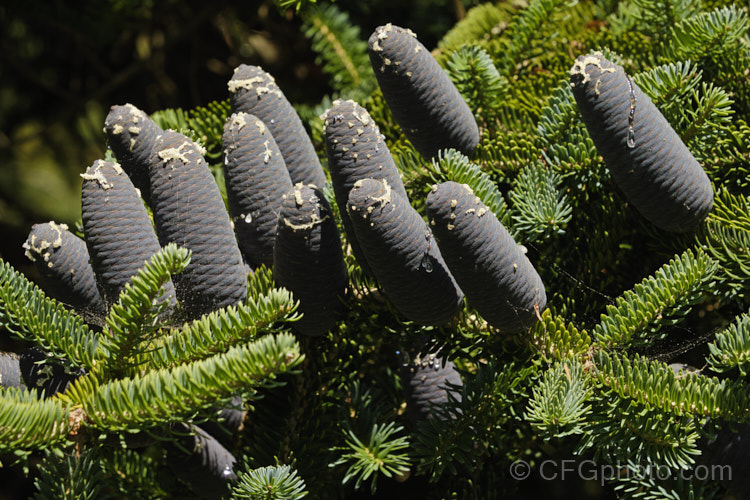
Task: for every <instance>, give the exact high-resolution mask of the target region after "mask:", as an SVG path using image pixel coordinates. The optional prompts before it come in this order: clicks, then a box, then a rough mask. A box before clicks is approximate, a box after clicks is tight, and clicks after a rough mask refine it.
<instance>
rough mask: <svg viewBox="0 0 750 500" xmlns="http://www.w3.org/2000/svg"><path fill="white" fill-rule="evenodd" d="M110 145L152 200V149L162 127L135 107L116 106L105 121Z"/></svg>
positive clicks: (131, 175)
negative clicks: (150, 168)
mask: <svg viewBox="0 0 750 500" xmlns="http://www.w3.org/2000/svg"><path fill="white" fill-rule="evenodd" d="M104 132H105V133H106V134H107V139H108V140H109V147H110V148H112V152H113V153H114V154H115V158H117V161H118V162H119V163H120V165H121V166H122V168H123V170H125V173H126V174H128V176H129V177H130V179H131V180H132V181H133V185H134V186H135V187H137V188H138V189H139V190H140V191H141V196H142V197H143V199H144V200H146V202H147V203H149V204H150V203H151V201H150V200H151V188H150V186H149V180H148V169H149V167H148V163H149V161H150V158H151V148H152V147H153V146H154V143H155V142H156V138H157V137H158V136H159V134H161V133H162V129H161V128H160V127H159V126H158V125H157V124H156V123H155V122H154V121H153V120H152V119H151V118H150V117H149V116H148V115H147V114H146V113H145V112H143V111H141V110H140V109H138V108H137V107H135V106H133V105H132V104H125V105H124V106H112V108H111V109H110V111H109V114H108V115H107V118H106V119H105V120H104Z"/></svg>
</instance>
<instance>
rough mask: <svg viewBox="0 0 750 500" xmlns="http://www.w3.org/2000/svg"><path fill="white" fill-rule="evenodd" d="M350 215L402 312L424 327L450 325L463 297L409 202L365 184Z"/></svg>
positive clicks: (383, 186)
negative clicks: (448, 323) (425, 325)
mask: <svg viewBox="0 0 750 500" xmlns="http://www.w3.org/2000/svg"><path fill="white" fill-rule="evenodd" d="M347 210H348V211H349V217H350V218H351V220H352V226H353V227H354V230H355V232H356V234H357V240H358V241H359V243H360V245H361V247H362V250H363V251H364V252H365V257H366V258H367V262H368V264H369V265H370V268H371V269H372V271H373V273H374V274H375V277H376V278H377V280H378V283H379V284H380V286H381V287H382V288H383V290H384V291H385V294H386V295H387V296H388V297H389V298H390V300H391V302H392V303H393V305H394V306H395V307H396V309H398V310H399V311H400V312H401V313H402V314H403V315H404V316H405V317H406V318H408V319H410V320H412V321H415V322H417V323H420V324H427V325H440V324H443V323H446V322H448V321H449V320H450V319H451V318H452V317H453V315H454V314H455V313H456V312H457V310H458V309H459V307H460V306H461V303H462V301H463V294H462V293H461V290H460V289H459V288H458V286H457V285H456V282H455V281H454V279H453V276H451V274H450V272H449V271H448V268H447V267H446V265H445V262H443V258H442V256H441V255H440V251H439V250H438V247H437V244H436V243H435V241H434V238H433V237H432V233H431V232H430V230H429V229H428V228H427V225H426V224H425V222H424V220H423V219H422V217H421V216H420V215H419V213H417V211H416V210H414V208H412V206H411V205H410V204H409V200H408V199H406V198H404V197H402V196H400V195H398V194H396V193H395V192H394V191H393V190H392V189H391V188H390V186H389V185H388V182H386V181H379V180H375V179H364V180H360V181H357V182H356V183H355V184H354V187H353V188H352V190H351V192H350V193H349V201H348V203H347Z"/></svg>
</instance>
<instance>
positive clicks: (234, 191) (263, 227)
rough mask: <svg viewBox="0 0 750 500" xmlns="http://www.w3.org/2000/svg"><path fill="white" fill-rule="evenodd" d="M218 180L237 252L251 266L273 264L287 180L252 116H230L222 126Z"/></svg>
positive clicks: (268, 137)
mask: <svg viewBox="0 0 750 500" xmlns="http://www.w3.org/2000/svg"><path fill="white" fill-rule="evenodd" d="M223 146H224V179H225V183H226V189H227V200H228V202H229V211H230V213H231V215H232V222H233V223H234V230H235V232H236V233H237V239H238V240H239V246H240V250H241V251H242V254H243V255H244V256H245V259H247V261H248V262H249V263H250V264H251V265H252V266H253V267H258V266H260V265H261V264H265V265H266V266H267V267H269V268H270V267H272V266H273V244H274V239H275V237H276V222H277V217H278V214H279V208H280V207H281V203H282V198H283V196H284V194H285V193H287V192H289V191H290V190H291V189H292V180H291V178H290V176H289V172H288V171H287V169H286V166H285V164H284V159H283V157H282V155H281V152H280V151H279V148H278V145H277V144H276V141H275V140H274V138H273V136H272V134H271V131H270V130H269V129H268V127H267V126H266V124H265V123H264V122H263V121H262V120H260V119H259V118H258V117H256V116H254V115H251V114H249V113H244V112H237V113H233V114H232V115H231V116H230V117H229V119H228V120H227V122H226V123H225V125H224V135H223Z"/></svg>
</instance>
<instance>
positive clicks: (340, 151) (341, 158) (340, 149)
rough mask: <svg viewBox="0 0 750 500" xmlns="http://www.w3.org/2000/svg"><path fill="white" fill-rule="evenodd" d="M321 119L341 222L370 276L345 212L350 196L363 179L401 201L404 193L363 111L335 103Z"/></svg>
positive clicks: (347, 102) (380, 137)
mask: <svg viewBox="0 0 750 500" xmlns="http://www.w3.org/2000/svg"><path fill="white" fill-rule="evenodd" d="M321 118H322V119H323V131H324V136H325V142H326V154H327V156H328V170H329V171H330V173H331V184H332V185H333V192H334V194H335V196H336V204H337V205H338V206H339V207H341V208H342V210H341V221H342V223H343V226H344V230H345V231H346V235H347V236H348V238H349V243H350V244H351V246H352V253H353V254H354V256H355V257H356V259H357V262H358V263H359V264H360V267H362V269H363V270H364V271H365V273H366V274H368V275H370V276H372V275H373V273H372V270H371V269H370V268H369V266H368V265H367V259H366V258H365V256H364V252H362V250H361V249H360V245H359V243H358V242H357V238H356V235H355V233H354V229H353V228H352V225H351V222H350V220H349V215H348V214H347V213H346V210H345V207H346V202H347V199H348V197H349V192H350V191H351V190H352V187H354V183H356V182H357V181H359V180H362V179H379V180H384V181H386V182H388V185H389V186H390V188H391V189H392V190H394V191H395V192H396V193H398V194H400V195H402V196H403V197H404V198H406V196H407V195H406V189H405V188H404V183H403V181H402V180H401V174H400V173H399V171H398V168H396V164H395V162H394V161H393V157H392V156H391V152H390V151H389V149H388V146H387V145H386V143H385V139H384V137H383V135H382V134H381V133H380V129H379V128H378V126H377V124H376V123H375V120H373V119H372V118H371V117H370V114H369V113H368V112H367V110H366V109H364V108H363V107H362V106H360V105H359V104H357V103H356V102H354V101H351V100H341V99H337V100H335V101H334V102H333V106H331V108H329V109H328V110H327V111H326V112H325V113H324V114H323V116H322V117H321Z"/></svg>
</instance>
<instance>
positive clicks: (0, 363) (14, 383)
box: [0, 351, 22, 387]
mask: <svg viewBox="0 0 750 500" xmlns="http://www.w3.org/2000/svg"><path fill="white" fill-rule="evenodd" d="M21 386H22V383H21V367H20V364H19V360H18V354H16V353H14V352H3V351H0V387H21Z"/></svg>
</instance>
